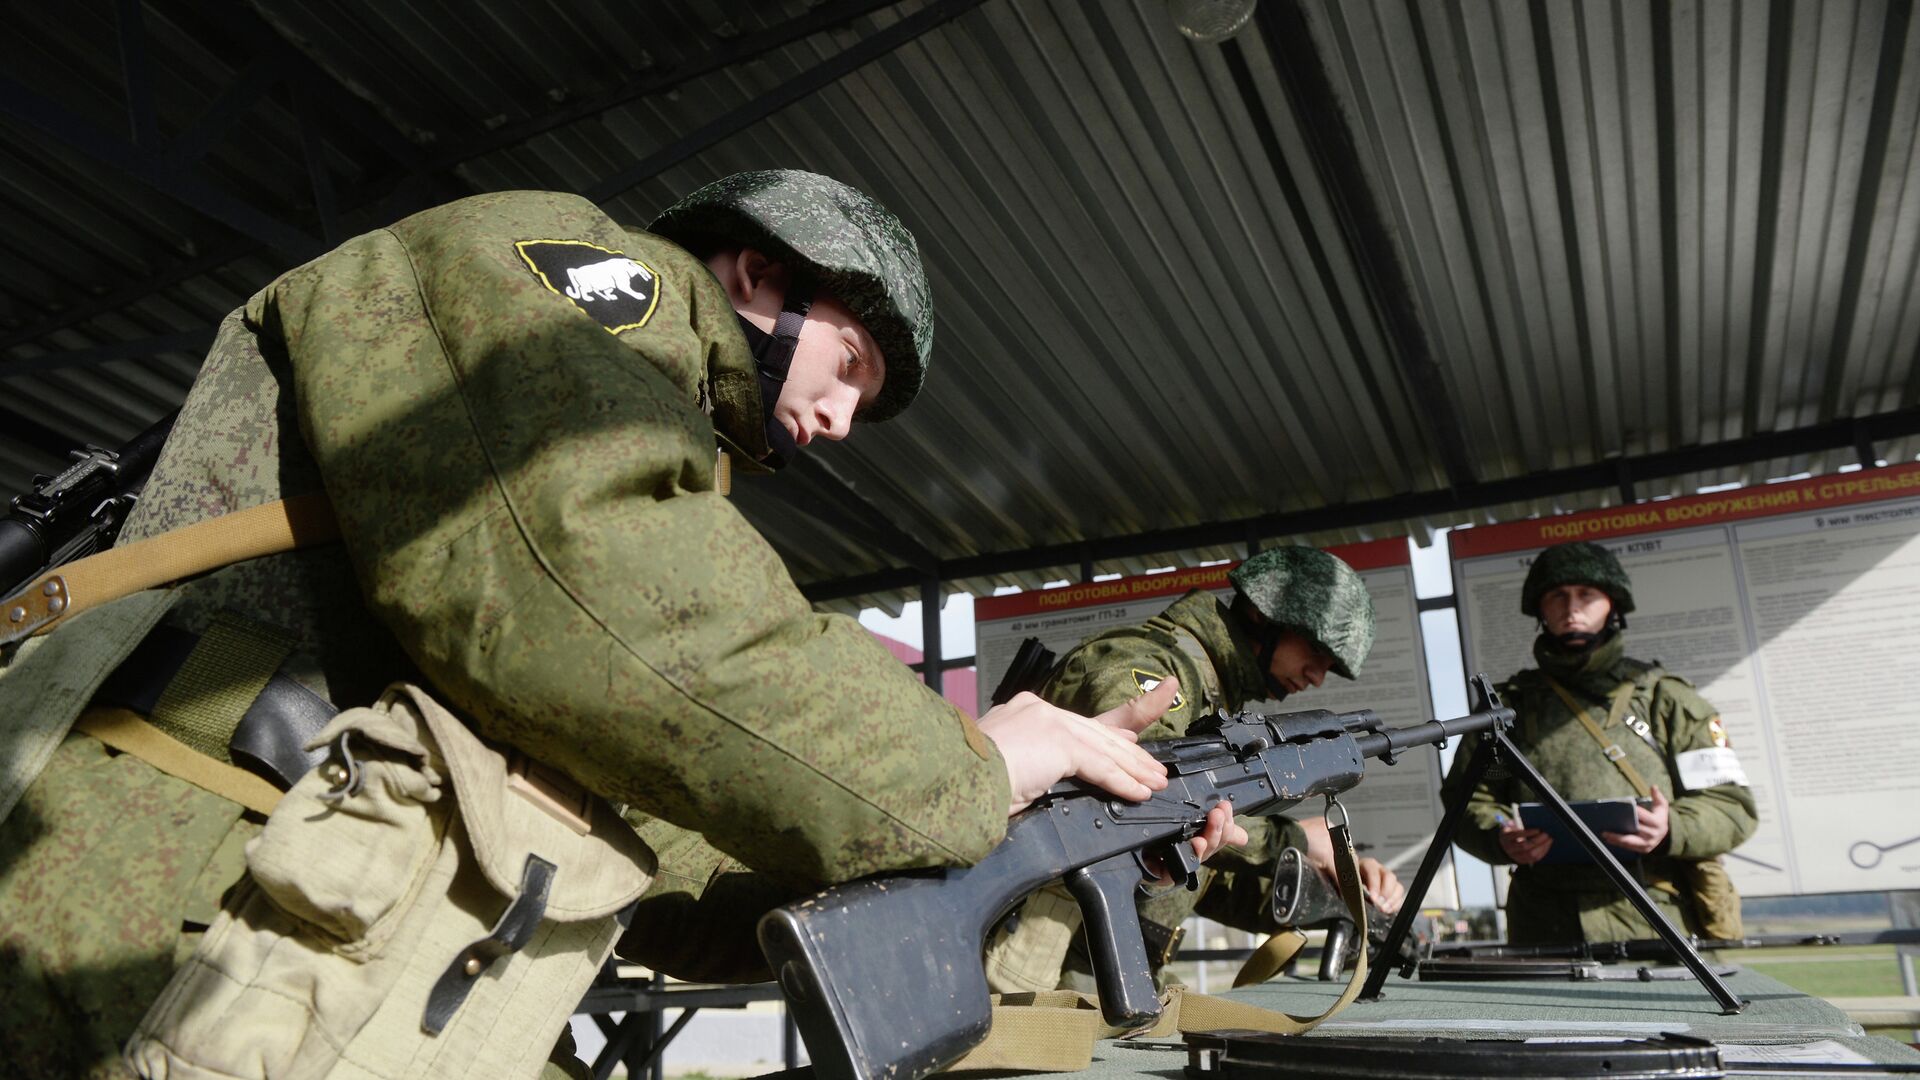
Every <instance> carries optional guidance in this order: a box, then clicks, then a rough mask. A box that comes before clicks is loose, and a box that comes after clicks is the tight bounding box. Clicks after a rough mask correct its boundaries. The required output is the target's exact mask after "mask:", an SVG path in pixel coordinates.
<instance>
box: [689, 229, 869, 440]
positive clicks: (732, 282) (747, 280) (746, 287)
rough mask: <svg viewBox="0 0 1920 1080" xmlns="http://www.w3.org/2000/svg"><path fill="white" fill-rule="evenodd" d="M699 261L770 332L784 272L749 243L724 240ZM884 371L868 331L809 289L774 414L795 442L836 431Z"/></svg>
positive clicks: (845, 427) (744, 313) (782, 294)
mask: <svg viewBox="0 0 1920 1080" xmlns="http://www.w3.org/2000/svg"><path fill="white" fill-rule="evenodd" d="M707 268H708V269H710V270H712V271H713V274H714V277H716V278H718V279H719V281H720V284H721V285H722V286H723V287H724V288H725V289H726V290H727V296H728V298H729V299H731V300H732V301H733V309H734V310H735V311H737V312H739V313H740V317H741V318H743V319H746V320H748V321H749V322H751V323H753V325H755V326H757V327H759V328H760V329H762V330H764V331H766V332H767V333H772V332H773V326H774V322H775V321H776V320H777V319H779V317H780V309H781V307H782V306H784V305H785V304H786V300H787V295H786V292H787V284H788V282H789V281H790V280H791V278H790V277H789V276H788V274H787V269H786V267H785V266H782V265H781V264H780V263H777V262H774V261H773V260H771V259H768V258H767V257H766V256H765V255H762V254H761V253H760V252H758V251H755V250H754V249H753V248H731V249H727V250H724V251H721V252H718V253H716V254H714V255H712V256H711V257H709V258H708V259H707ZM886 378H887V368H886V362H885V361H884V360H883V359H882V358H881V356H880V346H879V345H878V344H876V343H875V342H874V340H873V335H872V334H869V333H867V328H866V327H865V326H863V325H861V323H860V320H859V319H858V318H855V317H854V314H853V312H851V311H849V310H847V306H846V305H845V304H842V303H841V302H840V301H839V300H838V299H836V298H834V297H833V296H832V295H830V294H828V293H825V292H821V293H816V294H815V295H814V298H813V306H812V307H810V308H808V309H807V321H806V322H805V324H803V325H802V326H801V328H800V339H799V341H798V342H796V343H795V345H794V348H793V364H792V366H790V367H789V368H788V369H787V381H786V383H785V384H784V385H783V386H782V387H781V388H780V397H779V399H778V400H777V401H775V402H774V404H773V416H774V419H776V420H778V421H779V422H780V424H781V425H782V426H783V427H785V428H786V429H787V434H789V435H791V436H793V442H794V445H795V446H805V445H807V444H808V443H810V442H812V441H813V440H815V439H844V438H846V437H847V432H848V431H850V430H851V429H852V428H853V420H854V416H855V414H857V413H858V412H859V411H860V410H861V409H863V408H865V407H867V406H868V405H871V404H873V402H874V399H875V398H878V397H879V396H880V386H881V384H882V383H884V382H885V381H886Z"/></svg>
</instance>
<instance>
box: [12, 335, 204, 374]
mask: <svg viewBox="0 0 1920 1080" xmlns="http://www.w3.org/2000/svg"><path fill="white" fill-rule="evenodd" d="M213 335H214V328H213V327H211V326H206V327H201V328H200V329H198V330H186V331H182V332H181V333H178V334H161V335H159V336H158V337H150V338H140V339H138V340H135V341H116V342H112V343H110V344H106V345H96V346H94V347H93V348H90V349H73V350H69V351H67V352H50V353H43V354H42V355H40V356H29V357H27V358H25V359H22V360H6V359H0V379H7V378H12V377H13V376H16V375H34V374H38V373H40V372H43V371H59V370H60V369H62V368H71V367H84V366H86V365H88V364H102V363H106V362H107V361H109V360H134V359H138V358H140V357H145V356H156V355H158V354H160V353H170V352H184V353H193V354H195V355H198V354H201V353H204V352H206V351H207V346H209V345H211V344H213Z"/></svg>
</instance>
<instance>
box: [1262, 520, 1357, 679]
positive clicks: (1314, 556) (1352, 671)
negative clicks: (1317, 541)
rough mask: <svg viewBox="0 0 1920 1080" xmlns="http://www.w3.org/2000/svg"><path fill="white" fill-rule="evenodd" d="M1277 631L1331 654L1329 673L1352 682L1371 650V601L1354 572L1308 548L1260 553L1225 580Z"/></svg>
mask: <svg viewBox="0 0 1920 1080" xmlns="http://www.w3.org/2000/svg"><path fill="white" fill-rule="evenodd" d="M1227 577H1228V578H1229V579H1230V580H1231V581H1232V582H1233V587H1234V588H1235V589H1236V590H1238V591H1239V593H1240V595H1241V596H1244V597H1246V598H1247V602H1248V603H1250V604H1252V605H1253V606H1254V608H1255V610H1257V611H1259V612H1260V614H1261V615H1262V616H1264V617H1265V618H1266V620H1267V621H1268V622H1270V623H1273V624H1274V625H1275V626H1279V627H1283V628H1285V629H1288V630H1292V631H1294V632H1295V633H1298V634H1303V635H1305V636H1306V637H1308V638H1310V639H1312V640H1313V642H1314V643H1315V644H1317V645H1319V646H1320V647H1321V648H1324V649H1326V650H1327V651H1328V652H1329V653H1332V654H1333V663H1332V664H1331V665H1330V667H1331V669H1332V671H1333V673H1334V674H1335V675H1339V676H1341V677H1343V678H1348V679H1352V678H1356V677H1358V676H1359V674H1360V664H1361V663H1362V662H1363V661H1364V660H1366V658H1367V653H1368V652H1369V651H1370V650H1372V648H1373V596H1372V595H1371V594H1369V593H1368V592H1367V586H1366V584H1365V583H1364V582H1362V581H1361V580H1360V575H1359V574H1358V573H1356V572H1355V571H1354V569H1353V567H1351V566H1348V565H1347V564H1346V563H1344V562H1341V561H1340V560H1339V559H1338V558H1337V557H1335V556H1333V555H1330V554H1328V553H1327V552H1324V551H1321V550H1320V549H1319V548H1312V547H1298V546H1295V547H1277V548H1272V549H1270V550H1267V551H1263V552H1261V553H1260V554H1258V555H1255V556H1254V557H1253V558H1251V559H1248V560H1247V561H1246V562H1243V563H1241V564H1240V565H1239V566H1236V567H1234V568H1233V571H1232V572H1231V573H1229V574H1228V575H1227Z"/></svg>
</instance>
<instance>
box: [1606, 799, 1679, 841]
mask: <svg viewBox="0 0 1920 1080" xmlns="http://www.w3.org/2000/svg"><path fill="white" fill-rule="evenodd" d="M1670 805H1671V804H1670V803H1668V802H1667V797H1666V796H1665V795H1662V794H1660V789H1659V788H1657V787H1656V788H1654V789H1653V806H1652V808H1651V809H1649V808H1648V807H1645V806H1639V805H1635V806H1634V808H1633V814H1634V824H1635V825H1637V826H1638V828H1636V829H1635V830H1634V831H1633V832H1630V833H1617V832H1603V833H1601V834H1600V839H1602V840H1605V841H1606V842H1607V843H1609V844H1612V845H1613V846H1614V847H1617V848H1625V849H1626V850H1628V851H1637V852H1639V853H1640V854H1642V855H1647V854H1651V853H1652V852H1653V851H1654V850H1655V849H1656V848H1658V847H1659V846H1660V845H1661V843H1662V842H1664V841H1665V840H1666V838H1667V808H1668V806H1670Z"/></svg>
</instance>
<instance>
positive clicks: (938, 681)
mask: <svg viewBox="0 0 1920 1080" xmlns="http://www.w3.org/2000/svg"><path fill="white" fill-rule="evenodd" d="M920 642H921V650H920V651H921V654H922V655H923V656H924V657H925V658H926V662H925V664H924V665H923V670H922V672H921V675H920V677H921V678H922V679H923V680H925V681H926V684H927V688H928V689H930V690H932V691H933V692H934V693H936V694H938V693H940V692H941V687H942V686H943V685H944V684H945V682H946V679H945V675H946V671H945V669H944V668H943V667H942V666H941V664H940V579H939V578H927V579H925V580H923V581H922V582H921V583H920Z"/></svg>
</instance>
